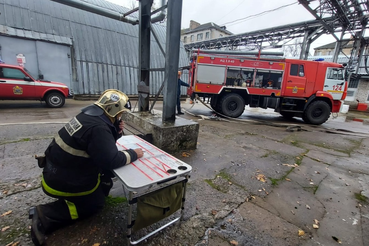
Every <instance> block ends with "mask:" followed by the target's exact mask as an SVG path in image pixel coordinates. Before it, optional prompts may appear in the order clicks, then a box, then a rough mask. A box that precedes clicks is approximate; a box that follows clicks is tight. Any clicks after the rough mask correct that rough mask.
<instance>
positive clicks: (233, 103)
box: [220, 93, 245, 118]
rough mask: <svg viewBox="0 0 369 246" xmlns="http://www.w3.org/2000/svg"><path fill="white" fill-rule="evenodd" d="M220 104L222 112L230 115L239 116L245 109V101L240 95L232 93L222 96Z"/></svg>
mask: <svg viewBox="0 0 369 246" xmlns="http://www.w3.org/2000/svg"><path fill="white" fill-rule="evenodd" d="M220 106H221V109H222V114H224V115H226V116H228V117H232V118H237V117H239V116H240V115H241V114H242V113H243V111H244V110H245V101H244V100H243V98H242V97H241V96H240V95H238V94H236V93H230V94H227V95H225V96H223V97H222V98H221V100H220Z"/></svg>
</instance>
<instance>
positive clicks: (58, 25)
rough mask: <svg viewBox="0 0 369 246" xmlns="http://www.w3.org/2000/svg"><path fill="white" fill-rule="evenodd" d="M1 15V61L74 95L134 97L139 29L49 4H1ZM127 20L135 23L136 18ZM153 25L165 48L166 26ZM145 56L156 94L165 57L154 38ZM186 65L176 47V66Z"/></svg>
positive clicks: (5, 0)
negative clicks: (111, 92) (120, 93)
mask: <svg viewBox="0 0 369 246" xmlns="http://www.w3.org/2000/svg"><path fill="white" fill-rule="evenodd" d="M83 2H84V3H86V4H92V5H94V6H96V7H97V8H104V9H105V10H108V11H114V12H116V13H118V12H119V13H122V14H123V13H126V12H127V11H129V9H127V8H124V7H122V6H119V5H116V4H113V3H110V2H107V1H104V0H83ZM0 13H1V14H0V58H1V61H2V62H4V63H7V64H13V65H22V66H24V67H26V68H27V69H28V70H29V71H30V72H31V73H32V74H35V75H36V76H39V75H43V77H44V79H46V80H52V81H58V82H63V83H65V84H66V85H68V86H69V88H70V91H71V94H73V95H96V94H100V93H101V92H102V91H104V90H106V89H109V88H114V89H118V90H121V91H123V92H125V93H126V94H128V95H137V94H138V91H137V85H138V82H139V81H138V79H139V76H138V75H139V64H138V61H139V37H138V35H139V26H138V25H133V24H130V23H126V22H122V21H118V20H114V19H111V18H108V17H104V16H101V15H98V14H95V13H91V12H88V11H84V10H80V9H77V8H73V7H69V6H67V5H63V4H60V3H57V2H54V1H51V0H0ZM130 16H131V17H132V18H136V19H137V18H138V14H137V13H133V14H132V15H130ZM152 26H153V29H154V31H155V33H156V34H157V37H158V40H159V41H160V43H161V46H162V47H165V42H166V23H165V22H163V23H160V22H157V23H154V24H153V25H152ZM150 53H151V55H150V63H151V64H150V68H151V72H150V94H156V93H157V92H158V91H159V89H160V86H161V84H162V83H163V80H164V70H163V68H164V66H165V57H164V56H163V54H162V53H161V51H160V49H159V46H158V44H157V42H156V40H155V39H154V38H151V52H150ZM188 62H189V61H188V58H187V55H186V52H185V50H184V48H183V45H181V48H180V57H179V66H180V67H182V66H186V65H188ZM185 76H186V75H184V76H183V77H182V79H183V80H185V81H186V80H187V78H186V77H185ZM182 94H186V90H185V88H182Z"/></svg>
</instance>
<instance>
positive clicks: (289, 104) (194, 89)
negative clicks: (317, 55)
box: [188, 51, 347, 125]
mask: <svg viewBox="0 0 369 246" xmlns="http://www.w3.org/2000/svg"><path fill="white" fill-rule="evenodd" d="M188 94H189V95H191V97H192V98H194V97H195V96H196V95H198V96H200V97H210V98H211V101H210V106H211V107H212V109H214V110H215V111H216V112H218V113H220V114H223V115H225V116H228V117H233V118H237V117H239V116H240V115H241V114H242V113H243V112H244V109H245V105H249V106H250V107H261V108H273V109H274V111H275V112H279V113H280V114H281V115H282V116H283V117H285V118H292V117H295V116H296V117H302V119H303V120H304V121H305V122H306V123H309V124H315V125H319V124H322V123H324V122H326V121H327V120H328V118H329V116H330V114H331V112H339V110H340V107H341V104H342V101H343V100H344V99H345V97H346V94H347V82H346V81H345V76H344V67H343V65H341V64H336V63H331V62H324V61H307V60H295V59H285V58H273V59H270V58H260V57H259V58H255V57H252V56H244V55H243V56H241V55H234V54H232V55H225V54H223V53H221V54H216V53H206V52H205V51H197V52H196V53H195V54H194V55H193V57H192V62H191V66H190V88H189V89H188Z"/></svg>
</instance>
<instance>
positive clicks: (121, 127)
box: [118, 120, 124, 134]
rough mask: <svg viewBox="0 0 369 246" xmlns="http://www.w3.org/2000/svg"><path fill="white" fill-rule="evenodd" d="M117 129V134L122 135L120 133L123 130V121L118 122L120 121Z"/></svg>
mask: <svg viewBox="0 0 369 246" xmlns="http://www.w3.org/2000/svg"><path fill="white" fill-rule="evenodd" d="M118 128H119V130H118V134H122V132H123V128H124V121H123V120H120V121H119V125H118Z"/></svg>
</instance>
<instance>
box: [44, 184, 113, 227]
mask: <svg viewBox="0 0 369 246" xmlns="http://www.w3.org/2000/svg"><path fill="white" fill-rule="evenodd" d="M110 180H111V179H110ZM111 186H112V182H111V185H109V187H105V186H104V185H101V184H100V186H99V187H98V188H97V189H96V190H95V191H94V192H93V193H91V194H89V195H86V196H77V197H66V198H59V199H58V200H57V201H55V202H51V203H47V204H43V205H38V206H37V211H38V213H39V214H38V215H39V219H40V220H41V223H42V227H43V230H44V233H45V234H49V233H51V232H53V231H55V230H57V229H59V228H61V227H64V226H67V225H70V224H72V223H74V222H75V221H76V220H78V219H83V218H87V217H89V216H91V215H93V214H95V213H97V212H99V211H100V210H101V209H102V208H103V206H104V203H105V197H106V196H107V194H109V190H110V188H111Z"/></svg>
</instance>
